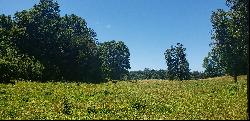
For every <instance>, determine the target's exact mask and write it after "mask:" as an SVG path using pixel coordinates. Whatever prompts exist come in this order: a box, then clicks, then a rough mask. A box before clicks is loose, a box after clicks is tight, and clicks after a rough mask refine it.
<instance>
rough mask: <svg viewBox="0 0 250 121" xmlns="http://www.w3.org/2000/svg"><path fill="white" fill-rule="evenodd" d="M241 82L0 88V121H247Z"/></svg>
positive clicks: (242, 78) (52, 84)
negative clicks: (149, 120) (115, 120)
mask: <svg viewBox="0 0 250 121" xmlns="http://www.w3.org/2000/svg"><path fill="white" fill-rule="evenodd" d="M246 78H247V77H246V76H240V77H239V79H238V82H237V83H234V81H233V80H232V78H229V77H219V78H212V79H205V80H189V81H183V82H180V81H167V80H142V81H118V82H117V83H112V82H107V83H101V84H87V83H80V84H78V83H62V82H49V83H38V82H25V81H18V82H16V84H15V85H12V84H0V119H2V120H3V119H83V120H88V119H91V120H92V119H131V120H133V119H243V120H246V119H248V116H247V107H248V105H247V103H248V100H247V79H246Z"/></svg>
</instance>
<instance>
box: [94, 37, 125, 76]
mask: <svg viewBox="0 0 250 121" xmlns="http://www.w3.org/2000/svg"><path fill="white" fill-rule="evenodd" d="M98 49H99V52H100V58H101V60H102V69H103V72H104V73H105V74H106V76H105V77H106V78H109V79H114V80H121V79H123V78H124V77H125V76H128V69H130V63H129V56H130V53H129V49H128V47H127V46H126V45H125V44H124V42H122V41H118V42H116V41H115V40H112V41H109V42H104V43H100V44H99V46H98Z"/></svg>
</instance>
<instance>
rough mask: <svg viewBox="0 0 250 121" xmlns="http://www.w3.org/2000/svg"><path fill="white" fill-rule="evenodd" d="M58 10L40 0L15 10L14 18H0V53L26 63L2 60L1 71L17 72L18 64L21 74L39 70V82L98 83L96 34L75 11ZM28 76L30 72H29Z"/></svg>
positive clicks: (100, 76) (50, 0) (98, 62)
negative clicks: (28, 7) (71, 81)
mask: <svg viewBox="0 0 250 121" xmlns="http://www.w3.org/2000/svg"><path fill="white" fill-rule="evenodd" d="M59 12H60V10H59V5H58V3H57V2H54V1H52V0H41V1H40V2H39V4H38V5H34V6H33V7H32V8H31V9H29V10H23V11H21V12H17V13H15V16H14V19H13V20H11V18H10V17H4V16H3V17H1V37H2V38H1V50H2V52H1V56H4V55H3V54H7V51H8V53H10V54H9V55H13V54H12V53H15V54H16V55H20V58H19V57H14V56H15V55H13V57H11V58H19V59H22V60H25V62H26V63H28V65H27V64H23V63H22V64H20V63H19V62H14V60H9V61H7V60H8V59H4V60H3V59H1V63H2V67H1V68H2V69H1V71H4V72H6V71H7V70H11V71H12V72H13V71H18V69H17V67H16V66H17V65H16V63H18V65H20V66H25V67H23V68H22V70H20V69H19V71H20V73H26V71H31V72H32V71H39V72H38V73H39V79H41V80H42V81H46V80H77V81H79V80H81V81H90V82H99V81H101V80H102V79H103V73H102V71H101V61H100V59H99V54H98V50H97V45H96V40H97V39H96V33H95V32H94V31H93V30H92V29H91V28H88V27H87V23H86V22H85V20H84V19H82V18H81V17H78V16H76V15H74V14H72V15H65V16H63V17H61V16H60V14H59ZM4 51H6V52H4ZM2 58H3V57H2ZM33 61H34V62H33ZM8 64H9V65H10V66H8V67H7V66H6V65H8ZM35 66H36V67H37V68H35ZM4 68H6V69H4ZM24 68H26V69H24ZM29 68H32V69H29ZM33 68H34V69H33ZM39 69H40V70H39ZM12 72H8V73H9V75H14V72H13V73H12ZM10 73H12V74H10ZM15 73H17V72H15ZM32 73H33V72H32ZM29 76H33V74H31V73H29ZM34 76H35V75H34ZM6 78H7V77H6ZM16 79H17V78H16Z"/></svg>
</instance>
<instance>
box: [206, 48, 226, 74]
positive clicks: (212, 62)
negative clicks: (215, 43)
mask: <svg viewBox="0 0 250 121" xmlns="http://www.w3.org/2000/svg"><path fill="white" fill-rule="evenodd" d="M202 66H203V67H204V68H205V72H204V73H205V75H206V77H216V76H222V75H224V73H225V72H224V69H223V67H222V66H221V62H220V59H219V56H218V54H216V51H215V50H214V49H212V51H211V52H209V53H208V56H207V57H205V58H204V60H203V65H202Z"/></svg>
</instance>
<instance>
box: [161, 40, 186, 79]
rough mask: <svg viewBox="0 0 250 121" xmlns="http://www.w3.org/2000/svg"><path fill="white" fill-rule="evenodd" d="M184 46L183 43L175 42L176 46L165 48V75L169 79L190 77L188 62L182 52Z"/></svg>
mask: <svg viewBox="0 0 250 121" xmlns="http://www.w3.org/2000/svg"><path fill="white" fill-rule="evenodd" d="M185 50H186V48H183V45H182V44H180V43H177V46H175V47H173V46H171V48H170V49H167V50H166V52H165V53H164V54H165V59H166V63H167V66H168V68H167V76H168V78H169V79H170V80H173V79H178V80H181V81H182V80H187V79H189V78H190V73H189V71H190V69H189V63H188V61H187V59H186V53H185V52H184V51H185Z"/></svg>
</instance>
